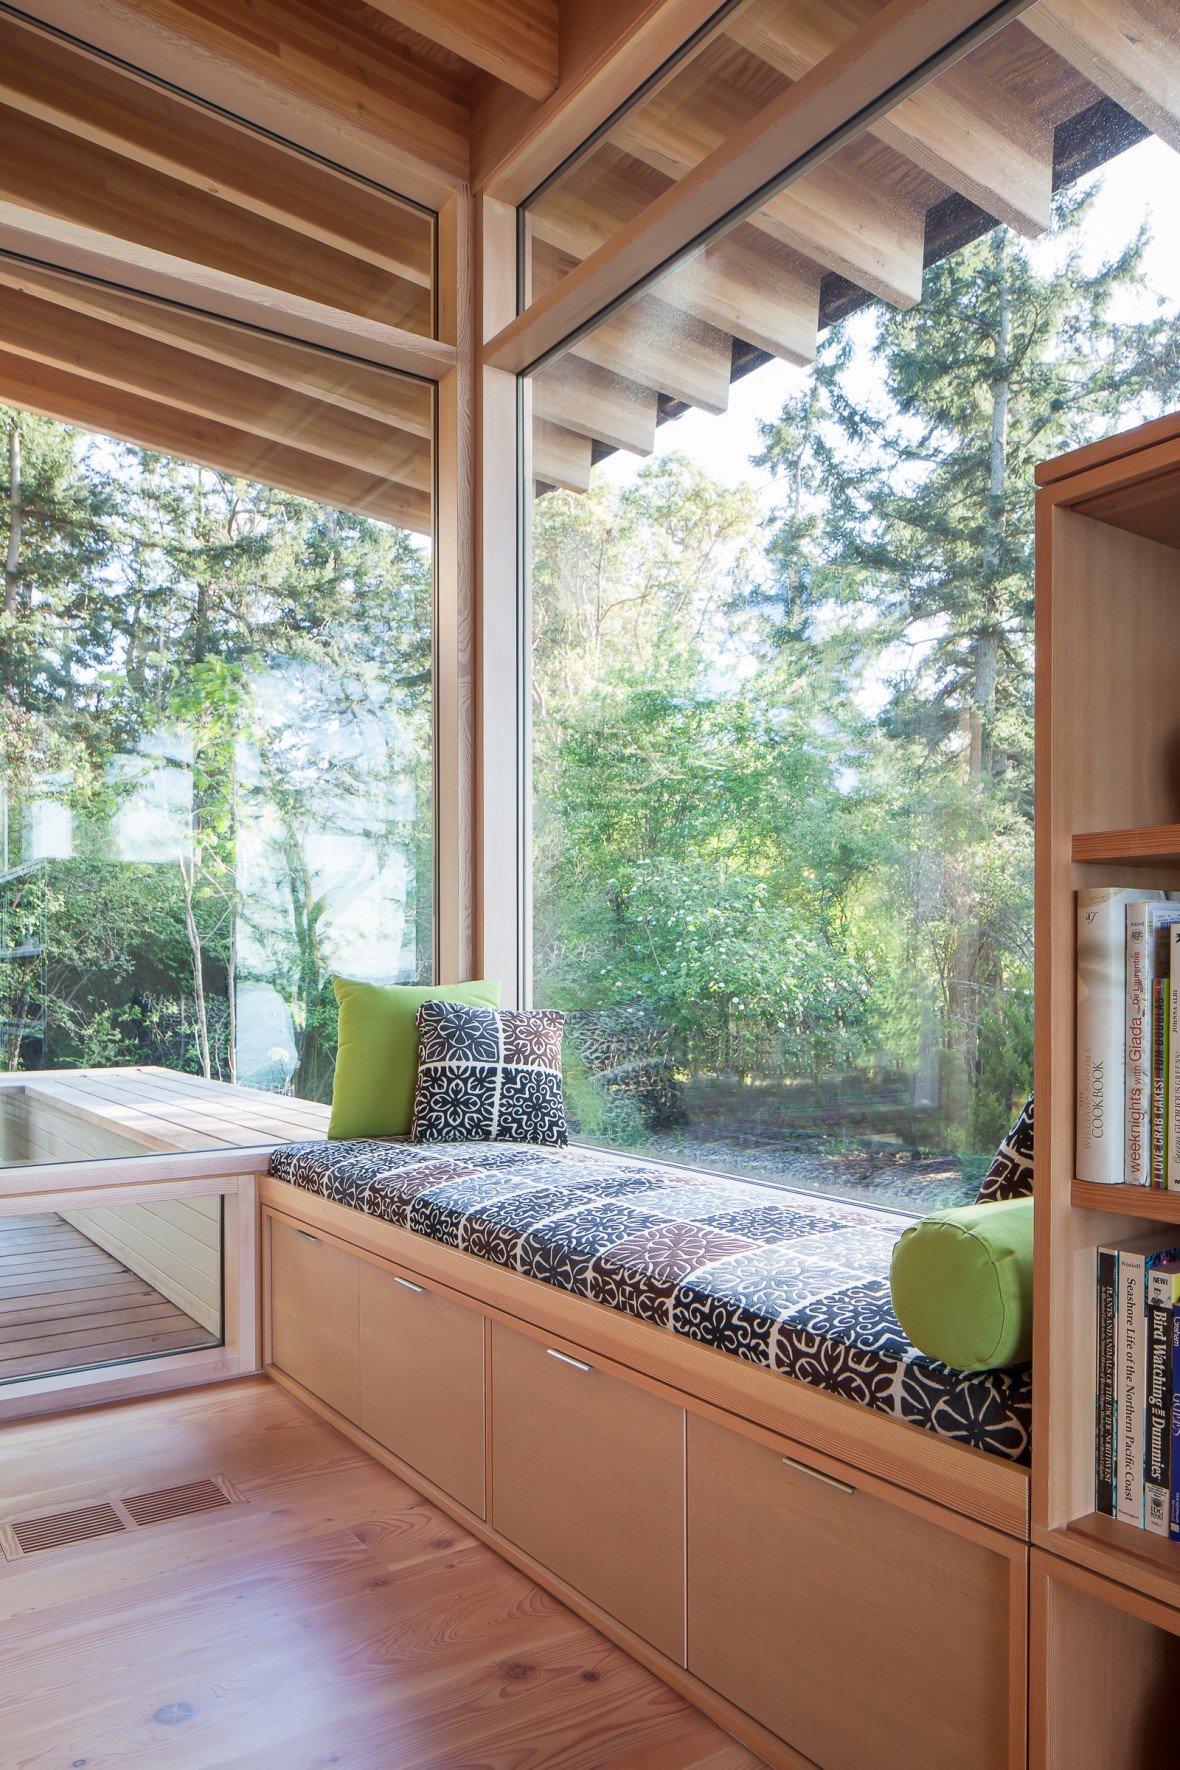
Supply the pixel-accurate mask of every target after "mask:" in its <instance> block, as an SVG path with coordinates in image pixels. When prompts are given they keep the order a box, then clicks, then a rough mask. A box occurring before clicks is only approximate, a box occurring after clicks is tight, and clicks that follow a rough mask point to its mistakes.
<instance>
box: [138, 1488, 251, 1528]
mask: <svg viewBox="0 0 1180 1770" xmlns="http://www.w3.org/2000/svg"><path fill="white" fill-rule="evenodd" d="M228 1486H229V1483H228V1482H226V1483H225V1487H228ZM225 1487H222V1486H220V1485H219V1484H218V1482H217V1481H216V1480H212V1481H190V1482H189V1483H188V1485H187V1487H162V1488H161V1489H160V1491H159V1492H158V1493H136V1494H132V1496H131V1498H130V1499H126V1500H124V1501H123V1506H124V1509H125V1510H126V1511H128V1512H130V1514H131V1518H132V1522H133V1523H135V1524H161V1523H163V1521H164V1519H166V1518H187V1517H189V1516H190V1515H191V1514H192V1513H193V1512H211V1511H212V1510H213V1509H214V1507H215V1506H232V1505H233V1503H234V1495H233V1494H232V1493H227V1492H226V1491H225ZM236 1497H237V1498H238V1500H239V1502H240V1500H241V1495H240V1494H238V1495H237V1496H236Z"/></svg>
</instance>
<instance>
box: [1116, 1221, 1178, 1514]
mask: <svg viewBox="0 0 1180 1770" xmlns="http://www.w3.org/2000/svg"><path fill="white" fill-rule="evenodd" d="M1099 1252H1100V1255H1101V1254H1102V1253H1113V1254H1114V1256H1115V1260H1116V1263H1117V1265H1116V1277H1115V1517H1116V1518H1120V1519H1121V1520H1122V1521H1123V1523H1124V1524H1137V1525H1139V1526H1140V1527H1141V1528H1142V1526H1143V1521H1144V1520H1143V1470H1144V1465H1145V1462H1146V1455H1145V1440H1146V1430H1145V1427H1146V1405H1147V1275H1148V1273H1149V1272H1151V1271H1154V1269H1155V1268H1156V1267H1157V1266H1159V1265H1160V1264H1161V1263H1162V1262H1163V1261H1165V1260H1172V1259H1180V1247H1176V1246H1171V1245H1168V1246H1164V1247H1160V1246H1159V1232H1158V1230H1157V1231H1156V1233H1155V1234H1154V1235H1148V1236H1137V1237H1135V1238H1134V1239H1133V1240H1131V1241H1125V1242H1118V1243H1115V1244H1113V1245H1112V1246H1110V1247H1107V1248H1104V1249H1100V1250H1099Z"/></svg>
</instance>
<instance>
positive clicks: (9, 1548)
mask: <svg viewBox="0 0 1180 1770" xmlns="http://www.w3.org/2000/svg"><path fill="white" fill-rule="evenodd" d="M245 1504H246V1496H245V1495H244V1494H242V1493H239V1492H238V1489H237V1488H236V1487H235V1486H234V1484H233V1482H232V1481H229V1480H227V1479H226V1477H225V1476H224V1475H212V1476H209V1477H207V1478H206V1479H204V1480H202V1481H188V1482H185V1483H184V1485H183V1486H181V1487H161V1488H157V1489H155V1491H154V1492H152V1493H133V1494H129V1495H125V1496H124V1497H123V1498H121V1499H114V1500H109V1501H108V1500H103V1501H101V1502H100V1503H99V1504H98V1505H95V1506H79V1507H78V1508H77V1510H75V1511H73V1512H51V1513H50V1514H49V1515H48V1517H45V1518H20V1519H18V1520H17V1522H16V1523H15V1524H0V1550H2V1551H3V1553H4V1557H5V1559H6V1560H8V1561H20V1560H22V1559H23V1557H24V1556H26V1555H36V1554H39V1553H40V1552H41V1550H43V1549H63V1548H65V1547H66V1546H67V1544H69V1543H84V1542H87V1541H88V1540H89V1539H90V1538H91V1537H98V1536H110V1535H111V1534H112V1533H113V1532H115V1531H119V1530H139V1529H142V1528H143V1526H144V1525H147V1524H164V1523H167V1521H168V1520H169V1519H170V1518H190V1517H192V1516H193V1515H194V1514H195V1513H197V1512H213V1511H216V1510H217V1509H218V1508H219V1507H221V1506H244V1505H245Z"/></svg>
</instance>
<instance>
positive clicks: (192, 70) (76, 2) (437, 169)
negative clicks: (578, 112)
mask: <svg viewBox="0 0 1180 1770" xmlns="http://www.w3.org/2000/svg"><path fill="white" fill-rule="evenodd" d="M36 10H37V17H38V19H39V21H41V22H43V23H45V24H47V25H50V26H53V27H56V28H57V29H59V30H61V31H63V32H65V33H67V34H68V35H69V36H71V37H72V38H74V39H80V40H82V41H83V42H85V43H87V44H92V45H93V46H94V47H95V49H96V50H98V51H101V52H104V53H105V54H106V55H113V56H117V57H119V58H120V59H121V60H122V61H125V62H127V63H129V64H130V65H131V66H132V67H135V68H142V69H143V70H144V71H145V72H146V73H148V74H150V75H152V76H154V77H155V78H157V79H160V80H166V81H168V82H169V83H170V84H172V85H175V86H177V87H178V88H179V89H180V90H181V91H182V92H186V93H190V94H192V95H193V96H194V97H196V98H198V99H203V100H205V101H206V102H208V103H212V104H215V105H218V106H220V107H221V108H223V109H225V110H227V111H230V112H233V113H235V114H236V115H238V116H242V117H249V119H250V120H251V122H252V123H254V124H257V125H258V126H259V127H260V128H263V129H268V130H270V131H272V132H273V133H274V134H276V135H278V136H280V137H282V138H283V139H284V140H287V141H291V142H297V143H298V144H299V145H300V146H302V147H306V148H310V149H311V150H312V151H313V152H315V153H318V154H323V155H325V156H326V157H327V158H328V159H329V160H331V161H334V162H335V163H336V164H337V165H341V166H347V167H349V168H350V169H351V170H353V171H355V172H361V173H363V174H365V176H366V177H369V178H373V179H375V180H376V181H377V183H379V184H381V185H383V186H385V187H386V188H389V189H394V190H396V191H397V192H398V193H399V194H401V195H403V196H407V197H411V198H413V199H414V200H415V201H418V202H422V203H425V204H427V205H428V206H429V207H431V208H438V207H440V206H441V204H442V203H443V202H445V201H446V199H447V197H448V196H449V195H450V194H451V193H452V192H453V191H454V189H455V188H456V187H457V186H458V185H459V184H461V183H462V182H463V181H464V180H465V179H466V177H467V173H468V161H469V156H468V133H469V116H468V85H469V80H470V75H469V74H468V73H466V72H465V71H459V70H456V69H454V68H448V67H446V66H444V65H440V62H439V61H434V60H431V59H430V58H429V57H428V56H425V55H423V54H422V53H421V51H420V50H419V49H416V48H415V46H414V45H412V44H411V43H409V42H408V41H406V33H401V34H400V35H399V33H398V30H397V27H395V26H394V25H393V24H392V23H391V22H388V21H384V20H382V19H381V17H380V15H379V14H377V13H374V12H372V11H371V10H370V9H369V8H367V7H364V6H361V5H356V4H352V5H347V6H346V5H334V6H331V7H329V6H326V5H324V4H322V0H250V4H249V5H243V4H241V0H120V4H118V5H112V4H110V0H37V9H36ZM386 25H387V29H383V28H382V27H383V26H386ZM439 54H440V56H441V55H442V52H439Z"/></svg>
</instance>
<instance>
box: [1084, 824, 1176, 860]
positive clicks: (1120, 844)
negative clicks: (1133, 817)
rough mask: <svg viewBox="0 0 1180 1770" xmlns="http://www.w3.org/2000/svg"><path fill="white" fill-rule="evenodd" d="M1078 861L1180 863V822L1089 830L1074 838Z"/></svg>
mask: <svg viewBox="0 0 1180 1770" xmlns="http://www.w3.org/2000/svg"><path fill="white" fill-rule="evenodd" d="M1073 859H1074V861H1075V862H1076V863H1077V864H1079V865H1083V866H1084V865H1090V864H1093V863H1094V862H1096V861H1105V862H1106V864H1107V865H1108V866H1129V867H1133V866H1139V865H1142V864H1146V863H1150V862H1153V861H1175V862H1177V863H1180V824H1154V825H1151V826H1150V827H1148V828H1146V829H1142V830H1089V831H1087V832H1086V834H1085V835H1082V836H1075V837H1074V839H1073Z"/></svg>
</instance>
